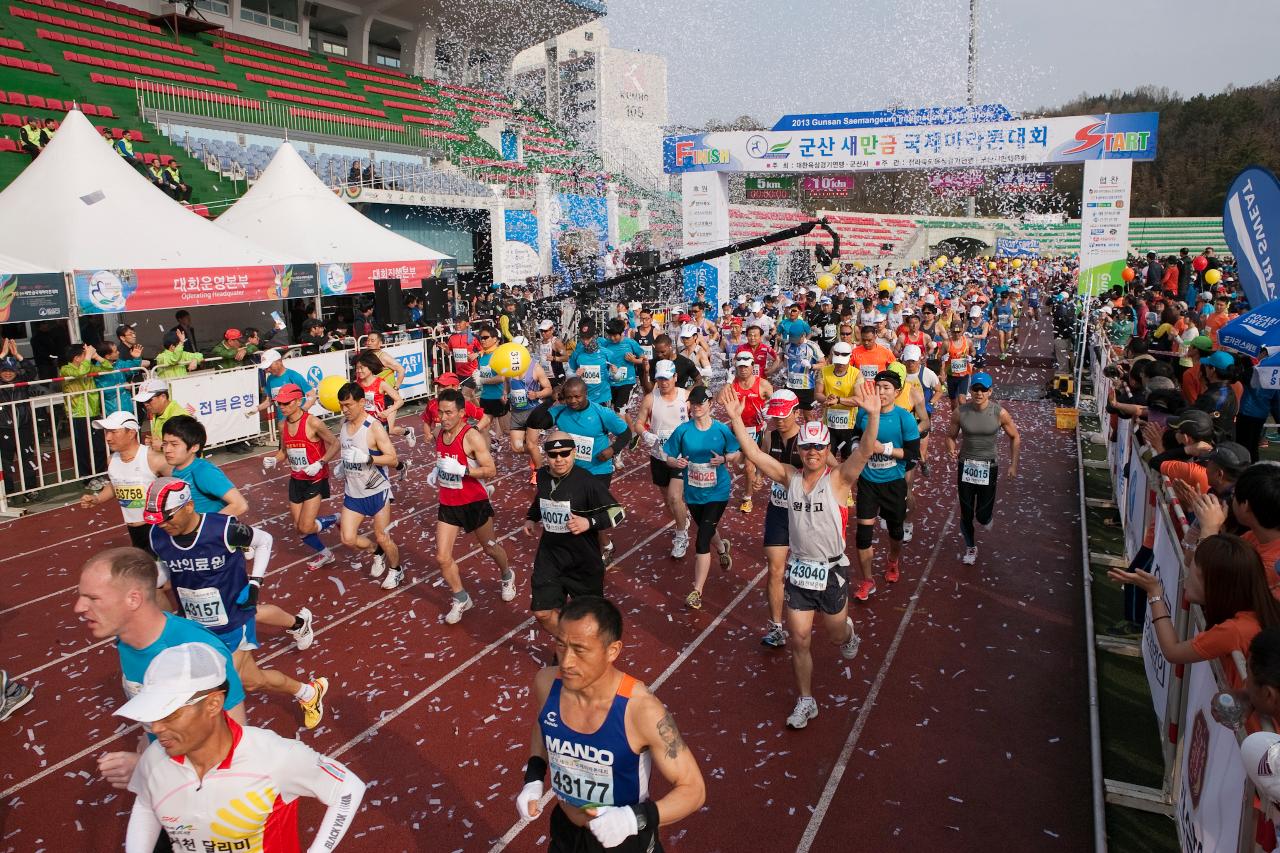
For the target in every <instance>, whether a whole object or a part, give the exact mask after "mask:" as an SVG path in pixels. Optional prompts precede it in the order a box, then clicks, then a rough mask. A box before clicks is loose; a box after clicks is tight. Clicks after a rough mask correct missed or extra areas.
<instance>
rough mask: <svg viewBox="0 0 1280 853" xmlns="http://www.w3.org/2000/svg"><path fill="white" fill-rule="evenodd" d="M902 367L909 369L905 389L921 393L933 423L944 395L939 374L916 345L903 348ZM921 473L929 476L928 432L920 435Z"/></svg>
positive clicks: (927, 415)
mask: <svg viewBox="0 0 1280 853" xmlns="http://www.w3.org/2000/svg"><path fill="white" fill-rule="evenodd" d="M901 358H902V366H903V367H905V368H906V369H907V374H906V377H905V379H904V380H903V388H904V389H906V388H914V389H918V390H919V391H920V396H921V398H923V400H924V411H925V416H926V417H928V418H929V419H930V420H931V421H932V419H933V407H934V406H935V405H936V404H937V400H938V397H939V396H940V395H941V393H942V383H941V380H940V379H938V374H936V373H934V372H933V371H932V370H930V369H929V368H928V367H926V366H925V365H924V363H923V362H922V361H921V352H920V348H919V347H917V346H915V345H914V344H907V346H905V347H903V348H902V356H901ZM916 422H917V423H919V422H920V418H919V417H917V418H916ZM920 473H921V474H922V475H923V476H925V477H928V476H929V435H928V432H927V431H922V432H921V433H920Z"/></svg>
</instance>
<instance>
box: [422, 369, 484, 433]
mask: <svg viewBox="0 0 1280 853" xmlns="http://www.w3.org/2000/svg"><path fill="white" fill-rule="evenodd" d="M433 384H434V385H435V386H436V388H437V389H438V390H439V391H443V390H444V389H446V388H453V389H456V390H460V386H461V380H460V379H459V378H458V374H456V373H441V374H440V375H439V376H437V377H436V381H435V382H434V383H433ZM464 396H465V392H464ZM464 406H465V412H464V413H463V417H464V418H466V419H467V420H468V421H470V422H471V423H473V424H475V426H476V428H477V429H485V428H487V427H488V423H487V422H486V421H487V419H488V417H489V416H488V415H486V414H485V412H484V409H482V408H480V406H479V405H478V404H477V403H473V402H471V401H470V400H467V401H466V403H465V404H464ZM422 424H423V426H422V428H423V431H424V432H426V433H429V434H430V435H431V437H432V438H434V437H435V436H437V435H439V434H440V404H439V402H437V400H436V398H435V397H432V398H431V399H430V400H428V401H427V404H426V405H425V406H423V407H422Z"/></svg>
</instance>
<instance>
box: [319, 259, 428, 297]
mask: <svg viewBox="0 0 1280 853" xmlns="http://www.w3.org/2000/svg"><path fill="white" fill-rule="evenodd" d="M440 264H441V262H440V261H439V260H431V261H404V262H401V263H351V264H337V263H335V264H321V265H320V292H321V293H322V294H323V295H324V296H342V295H344V294H349V293H373V283H374V282H375V281H382V280H384V279H388V280H392V279H394V280H396V281H399V282H400V285H401V286H402V287H404V288H405V289H409V290H412V289H414V288H418V287H422V280H423V279H424V278H431V277H432V276H434V275H436V274H437V273H438V272H439V270H440Z"/></svg>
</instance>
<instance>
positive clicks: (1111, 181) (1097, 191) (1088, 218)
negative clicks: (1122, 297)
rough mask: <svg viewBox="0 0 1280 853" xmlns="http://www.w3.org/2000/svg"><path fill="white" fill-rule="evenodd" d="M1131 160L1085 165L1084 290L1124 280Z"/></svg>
mask: <svg viewBox="0 0 1280 853" xmlns="http://www.w3.org/2000/svg"><path fill="white" fill-rule="evenodd" d="M1132 182H1133V161H1132V160H1090V161H1089V162H1088V163H1085V164H1084V185H1083V187H1082V189H1081V192H1082V193H1083V195H1084V198H1083V199H1082V203H1081V209H1080V282H1079V288H1080V292H1081V293H1086V294H1090V295H1097V294H1099V293H1102V292H1103V291H1106V290H1110V289H1111V288H1112V287H1114V286H1115V285H1117V284H1120V283H1121V280H1122V279H1121V274H1122V273H1123V272H1124V267H1125V262H1126V261H1127V260H1128V257H1129V209H1130V202H1129V188H1130V185H1131V184H1132Z"/></svg>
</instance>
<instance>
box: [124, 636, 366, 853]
mask: <svg viewBox="0 0 1280 853" xmlns="http://www.w3.org/2000/svg"><path fill="white" fill-rule="evenodd" d="M229 674H230V673H229V672H228V670H227V664H226V661H225V660H224V659H223V658H222V657H221V656H220V655H219V654H218V653H217V652H215V651H213V650H212V649H211V648H210V647H209V646H207V645H204V644H202V643H184V644H182V645H178V646H173V647H171V648H167V649H165V650H164V651H162V652H160V653H159V654H158V655H156V656H155V659H154V660H152V661H151V664H150V665H149V666H148V667H147V673H146V676H145V678H144V679H143V682H142V688H141V689H140V690H139V691H138V693H137V695H136V696H134V697H133V698H132V699H130V700H129V701H128V702H126V703H125V704H124V706H123V707H121V708H120V709H119V710H117V711H116V712H115V713H116V715H118V716H121V717H124V718H126V719H129V720H136V721H138V722H140V723H142V727H143V728H144V729H146V730H147V731H148V732H151V733H152V734H154V735H155V738H156V742H155V743H153V744H151V746H150V747H148V748H147V751H146V752H144V753H143V754H142V758H141V759H140V760H139V761H138V768H137V771H136V773H135V775H134V777H133V779H132V780H130V782H129V790H131V791H133V792H134V793H135V794H137V799H136V800H134V803H133V810H132V812H131V813H130V815H129V828H128V831H127V832H126V834H125V853H151V851H152V850H153V849H154V847H155V845H156V842H157V841H158V840H159V839H160V836H161V835H162V834H164V835H167V837H168V838H169V840H170V841H171V843H172V844H173V845H174V849H177V850H218V849H227V850H229V849H232V845H235V846H241V849H243V850H251V849H252V850H260V851H263V853H273V851H277V850H279V851H289V853H293V851H297V850H298V849H299V847H298V842H297V832H298V828H297V798H298V797H301V796H310V797H315V798H316V799H317V800H320V802H322V803H324V804H325V805H326V806H328V810H327V811H326V812H325V814H324V817H323V818H322V819H321V821H320V826H319V828H318V829H317V830H316V840H315V843H314V844H313V845H312V847H311V849H312V850H325V851H332V850H334V849H336V848H337V846H338V843H339V842H340V841H341V840H342V837H343V836H344V835H345V834H346V832H347V830H348V829H349V828H350V827H351V823H352V821H353V820H354V819H355V816H356V814H357V813H358V812H359V811H360V801H361V799H362V798H363V797H364V790H365V785H364V782H362V781H360V779H359V777H357V776H356V775H355V774H354V773H352V772H351V771H349V770H348V769H347V768H346V767H344V766H342V765H341V764H339V763H338V762H336V761H333V760H332V759H329V758H326V757H324V756H322V755H320V754H318V753H316V752H315V751H314V750H312V749H311V747H309V746H306V745H304V744H302V743H300V742H299V741H296V740H291V739H287V738H283V737H280V736H279V735H277V734H275V733H274V732H271V731H268V730H266V729H260V728H255V727H253V726H245V725H241V724H240V723H238V722H236V721H235V720H233V719H231V717H230V716H228V715H227V713H226V712H225V710H224V708H225V707H226V704H227V701H228V686H227V677H228V675H229ZM268 804H269V805H268ZM229 838H230V839H234V840H228V839H229Z"/></svg>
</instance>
